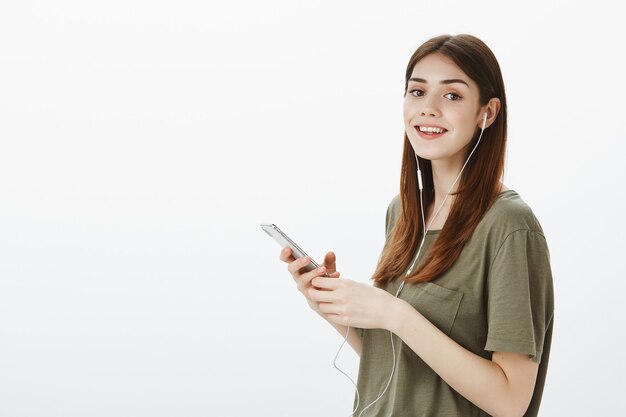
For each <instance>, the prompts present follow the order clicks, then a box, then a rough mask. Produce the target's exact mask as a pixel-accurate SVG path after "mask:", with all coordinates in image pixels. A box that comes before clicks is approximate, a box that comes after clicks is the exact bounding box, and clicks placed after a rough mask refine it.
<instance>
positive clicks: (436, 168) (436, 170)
mask: <svg viewBox="0 0 626 417" xmlns="http://www.w3.org/2000/svg"><path fill="white" fill-rule="evenodd" d="M431 165H432V170H433V183H434V186H435V201H434V209H435V210H438V209H439V206H441V204H442V203H443V201H444V200H445V204H444V206H443V207H442V208H441V210H442V211H443V210H446V209H449V208H450V207H451V206H452V203H453V202H454V199H455V196H453V195H450V196H448V198H447V199H446V195H448V193H454V192H456V190H457V189H458V188H459V182H460V181H461V179H460V178H459V179H458V180H457V179H456V178H457V176H458V175H459V172H460V171H461V167H462V166H463V162H462V161H455V160H452V159H450V158H449V159H441V160H433V161H431ZM455 180H456V183H455V184H454V187H453V188H452V189H450V187H452V184H453V183H454V181H455Z"/></svg>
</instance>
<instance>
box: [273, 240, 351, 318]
mask: <svg viewBox="0 0 626 417" xmlns="http://www.w3.org/2000/svg"><path fill="white" fill-rule="evenodd" d="M280 260H281V261H283V262H286V263H288V264H289V265H288V267H287V269H288V271H289V272H290V273H291V276H292V277H293V279H294V281H295V282H296V284H297V286H298V290H299V291H300V292H301V293H302V294H303V295H304V297H305V298H306V300H307V303H308V304H309V307H311V309H313V310H314V311H316V312H317V313H318V314H319V315H320V316H322V317H323V315H322V313H321V312H320V311H319V308H318V303H316V302H314V301H313V300H311V299H310V298H309V289H310V288H311V280H312V279H313V278H315V277H318V276H320V275H324V274H325V273H327V274H328V276H329V277H330V278H339V275H340V273H339V272H337V265H336V257H335V254H334V253H333V252H328V253H327V254H326V256H325V257H324V264H323V265H322V266H321V267H320V268H317V269H315V270H313V271H310V272H305V271H304V270H303V268H304V267H305V266H307V265H308V264H310V263H311V259H310V258H308V257H304V258H300V259H295V258H294V257H293V255H292V254H291V249H290V248H285V249H283V250H282V251H281V252H280Z"/></svg>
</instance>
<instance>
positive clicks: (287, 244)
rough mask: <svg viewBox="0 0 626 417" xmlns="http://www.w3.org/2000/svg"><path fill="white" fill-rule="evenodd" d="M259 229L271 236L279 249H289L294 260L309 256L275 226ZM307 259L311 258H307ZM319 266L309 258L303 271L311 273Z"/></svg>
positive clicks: (263, 225) (265, 226) (267, 225)
mask: <svg viewBox="0 0 626 417" xmlns="http://www.w3.org/2000/svg"><path fill="white" fill-rule="evenodd" d="M261 229H263V230H264V231H265V233H267V234H268V235H269V236H271V237H272V238H273V239H274V240H275V241H276V243H278V244H279V245H280V247H281V248H291V253H292V255H293V257H294V258H296V259H299V258H303V257H305V256H309V255H307V254H306V252H305V251H303V250H302V249H301V248H300V246H298V245H296V242H294V241H293V240H291V239H290V238H289V236H287V235H286V234H285V233H284V232H283V231H282V230H280V229H279V228H278V226H276V225H275V224H262V225H261ZM309 258H311V257H310V256H309ZM320 266H321V265H319V264H318V263H317V262H315V260H314V259H313V258H311V263H310V264H308V265H307V266H306V267H305V269H306V271H307V272H308V271H312V270H314V269H315V268H319V267H320ZM324 276H328V274H324Z"/></svg>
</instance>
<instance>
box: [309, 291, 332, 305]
mask: <svg viewBox="0 0 626 417" xmlns="http://www.w3.org/2000/svg"><path fill="white" fill-rule="evenodd" d="M309 298H310V299H311V300H313V301H316V302H318V303H319V302H322V303H330V302H333V301H334V298H333V293H332V291H325V290H318V289H316V288H315V287H310V288H309Z"/></svg>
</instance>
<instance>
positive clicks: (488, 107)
mask: <svg viewBox="0 0 626 417" xmlns="http://www.w3.org/2000/svg"><path fill="white" fill-rule="evenodd" d="M501 104H502V103H501V102H500V99H499V98H498V97H492V98H491V99H490V100H489V102H488V103H487V104H485V105H484V106H482V107H481V111H480V113H479V116H478V127H479V128H480V127H482V125H483V117H484V116H485V113H487V123H485V129H487V128H488V127H489V126H491V124H492V123H493V122H494V121H495V120H496V117H498V113H499V112H500V106H501Z"/></svg>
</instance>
